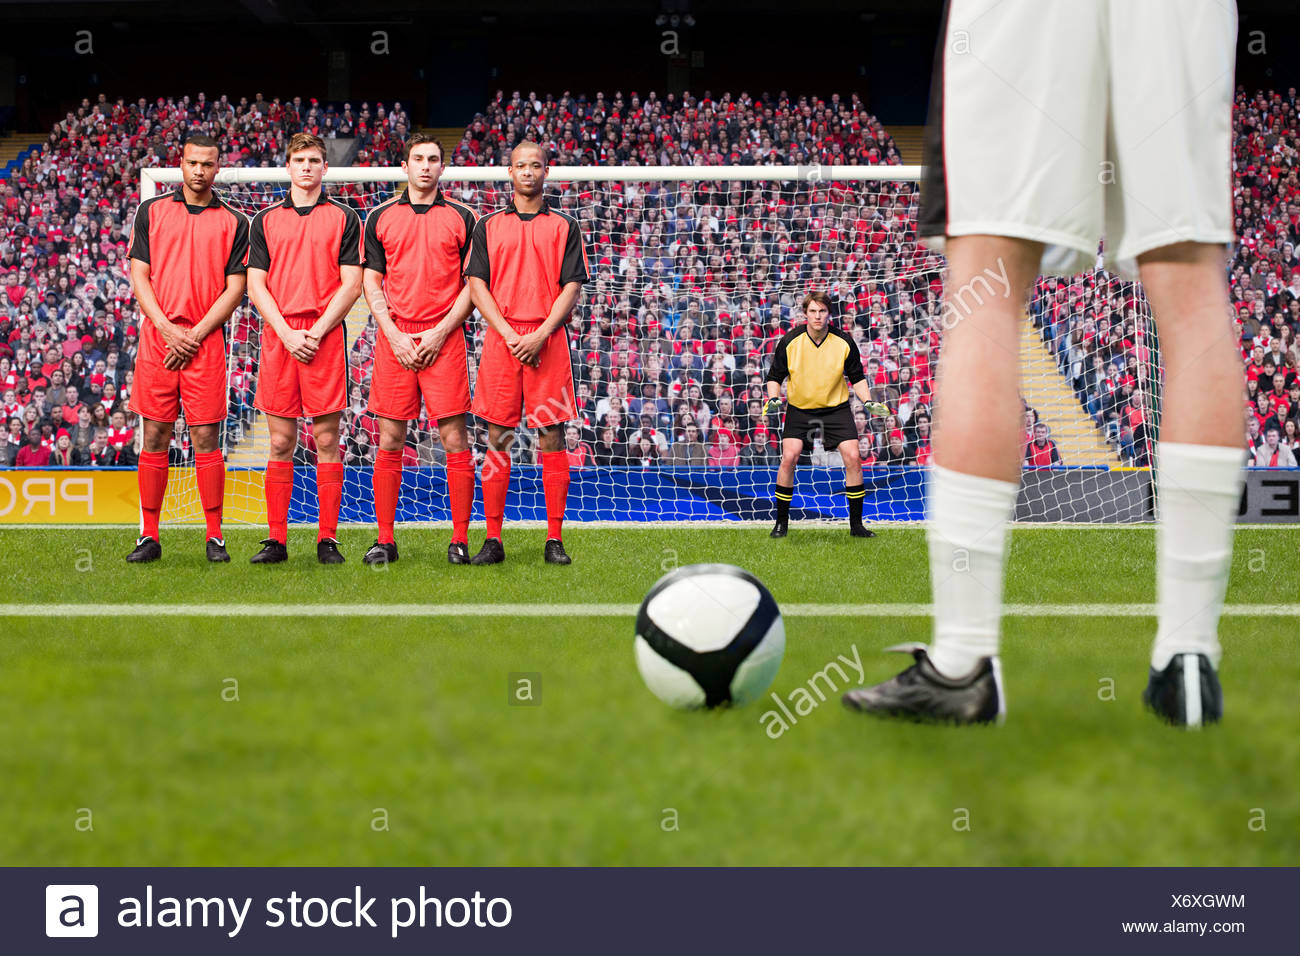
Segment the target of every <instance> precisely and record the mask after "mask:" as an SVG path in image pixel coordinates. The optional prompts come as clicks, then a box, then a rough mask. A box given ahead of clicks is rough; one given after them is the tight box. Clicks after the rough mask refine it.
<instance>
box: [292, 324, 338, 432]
mask: <svg viewBox="0 0 1300 956" xmlns="http://www.w3.org/2000/svg"><path fill="white" fill-rule="evenodd" d="M298 380H299V382H300V388H301V389H302V413H303V414H304V415H309V416H311V417H312V418H316V417H317V416H322V415H329V414H333V413H336V412H341V411H343V409H344V408H346V407H347V404H348V393H347V387H348V361H347V351H346V346H345V345H344V336H343V327H342V326H341V325H337V326H335V327H334V328H333V329H331V330H330V331H329V333H327V334H326V336H325V338H324V340H323V341H322V342H321V344H320V348H319V349H317V351H316V356H315V357H314V358H313V359H312V360H311V361H310V362H306V363H299V368H298Z"/></svg>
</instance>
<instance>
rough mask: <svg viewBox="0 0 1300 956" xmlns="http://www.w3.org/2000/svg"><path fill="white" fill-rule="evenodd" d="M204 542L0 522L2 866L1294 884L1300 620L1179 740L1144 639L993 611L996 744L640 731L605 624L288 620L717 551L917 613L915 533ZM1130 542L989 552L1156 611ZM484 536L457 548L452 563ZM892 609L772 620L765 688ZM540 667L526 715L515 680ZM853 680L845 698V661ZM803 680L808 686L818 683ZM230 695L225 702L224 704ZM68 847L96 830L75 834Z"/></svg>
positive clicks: (626, 635) (721, 716)
mask: <svg viewBox="0 0 1300 956" xmlns="http://www.w3.org/2000/svg"><path fill="white" fill-rule="evenodd" d="M260 537H261V533H260V531H258V530H256V529H250V530H246V531H245V530H240V531H232V532H231V533H230V535H229V539H228V544H229V547H230V551H231V554H232V556H233V557H234V561H233V562H232V564H230V565H226V566H215V567H214V566H209V565H208V564H207V563H206V562H205V561H204V560H203V554H202V531H201V529H193V528H190V529H167V530H164V532H163V547H164V557H163V560H162V561H161V562H160V563H157V564H154V565H150V566H145V567H134V566H128V565H127V564H125V563H124V562H123V561H122V558H123V556H124V555H125V553H126V552H127V551H128V550H130V547H131V545H132V543H133V542H132V532H131V531H130V530H129V529H110V530H94V531H87V530H55V529H48V530H40V531H31V530H24V531H4V532H0V553H2V554H4V555H5V557H4V559H3V562H2V563H0V582H2V583H3V586H4V589H5V593H6V594H7V595H8V597H7V599H6V600H7V602H8V603H10V604H20V603H21V604H40V605H47V606H48V608H47V609H42V610H41V611H40V613H36V614H31V615H29V616H21V617H17V616H9V617H5V618H4V619H3V623H2V624H0V627H3V633H4V639H3V640H2V641H0V781H2V783H0V864H4V865H54V866H79V865H172V866H182V865H276V864H283V865H289V864H292V865H515V864H519V865H541V864H559V865H566V864H595V865H621V864H644V865H668V864H690V865H729V864H744V865H1103V864H1105V865H1142V866H1176V865H1247V864H1251V865H1261V864H1262V865H1279V864H1286V865H1295V864H1297V863H1298V862H1300V794H1298V793H1297V790H1296V787H1295V779H1296V770H1295V768H1296V767H1298V766H1300V734H1297V733H1296V728H1295V715H1296V707H1295V700H1296V696H1295V693H1296V692H1295V688H1296V687H1297V686H1298V685H1300V653H1298V650H1300V647H1298V632H1300V620H1298V619H1297V618H1296V617H1267V616H1261V617H1241V616H1234V617H1226V618H1225V619H1224V621H1223V624H1222V628H1221V635H1222V639H1223V643H1224V645H1225V648H1226V656H1225V660H1224V665H1223V670H1222V679H1223V684H1224V692H1225V699H1226V710H1227V713H1226V718H1225V723H1224V724H1222V725H1221V726H1217V727H1211V728H1207V729H1205V730H1204V731H1201V732H1199V733H1188V732H1184V731H1178V730H1175V729H1172V728H1169V727H1166V726H1164V725H1162V724H1160V723H1158V722H1157V721H1156V720H1155V719H1154V718H1152V717H1150V716H1149V715H1147V714H1145V713H1144V712H1143V710H1142V707H1141V703H1140V695H1141V692H1142V689H1143V687H1144V686H1145V683H1146V669H1147V655H1148V652H1149V646H1150V641H1151V637H1152V634H1153V633H1154V626H1155V625H1154V620H1153V619H1150V618H1143V617H1132V616H1115V617H1104V616H1103V617H1095V616H1094V617H1050V618H1045V617H1013V618H1008V619H1007V620H1006V622H1005V626H1004V640H1003V663H1004V670H1005V673H1006V676H1007V693H1008V702H1009V714H1008V722H1007V724H1006V725H1005V726H1003V727H1000V728H949V727H929V726H916V725H909V724H895V723H889V722H884V721H879V720H873V719H870V718H865V717H862V716H860V715H855V714H850V713H848V712H846V711H845V710H844V709H843V708H842V707H841V706H840V704H839V701H838V691H842V690H843V689H844V687H843V686H839V687H837V693H836V694H834V695H831V696H829V697H828V699H827V700H826V702H825V703H822V704H820V706H818V707H816V709H814V710H813V711H812V712H811V713H808V714H807V715H806V716H801V717H799V718H798V722H797V723H796V724H792V725H790V726H789V728H788V729H787V730H786V731H785V732H784V733H783V734H782V735H781V736H780V737H779V739H775V740H774V739H771V738H770V737H769V736H768V735H767V734H766V733H765V732H764V728H765V726H767V725H766V724H765V723H764V722H763V721H762V719H761V718H762V715H763V714H764V712H765V711H767V710H769V709H770V708H772V707H773V706H774V705H773V704H772V701H771V698H768V699H767V701H766V702H763V701H760V702H759V703H757V704H752V705H750V706H748V707H744V708H737V709H733V710H728V711H722V712H716V713H693V714H683V713H676V712H673V711H670V710H668V709H667V708H665V707H664V706H663V705H661V704H660V703H659V702H658V701H656V700H655V699H654V698H653V697H651V696H650V694H649V693H648V692H647V691H646V690H645V688H644V687H643V686H642V684H641V681H640V678H639V676H638V674H637V672H636V668H635V665H634V663H633V657H632V630H633V622H632V618H631V616H630V615H628V616H621V615H614V616H609V615H606V616H590V617H588V616H540V617H520V616H510V615H505V616H486V617H463V616H462V617H427V616H414V617H392V616H384V617H365V616H357V615H348V616H322V615H319V614H313V613H312V612H311V609H310V607H307V606H306V605H311V604H322V603H327V604H350V605H361V604H383V605H387V604H474V605H483V604H506V603H509V604H521V605H527V606H530V607H535V606H546V605H557V604H566V605H568V604H605V605H608V604H627V605H635V604H636V603H638V602H639V601H640V599H641V597H642V595H643V594H644V593H645V591H646V590H647V589H648V588H649V586H650V585H651V584H652V583H653V582H654V581H655V580H656V579H657V578H658V577H659V576H660V575H662V574H663V573H664V572H665V571H666V570H668V569H670V568H671V567H674V566H676V565H680V564H689V563H694V562H705V561H708V562H713V561H722V562H728V563H733V564H739V565H741V566H743V567H746V568H748V569H749V570H751V571H753V572H754V573H755V574H757V575H758V576H759V577H760V578H761V579H762V580H763V581H764V582H765V583H766V584H767V585H768V587H769V588H770V589H771V590H772V592H773V594H774V595H775V596H776V598H777V601H778V602H779V603H781V604H782V605H792V604H831V603H835V604H842V603H896V602H897V603H923V602H926V601H928V599H929V583H928V571H927V563H926V555H925V542H924V533H923V532H922V531H921V530H919V529H914V528H900V529H888V528H885V529H883V530H882V531H881V534H880V537H878V538H876V539H874V540H868V541H862V540H853V539H850V538H849V537H848V536H847V534H846V533H845V532H844V531H843V530H842V529H831V528H800V527H797V526H796V527H795V528H794V530H792V532H791V536H790V537H789V538H788V539H786V540H785V541H779V542H773V541H769V539H768V538H767V535H766V530H765V529H757V528H743V529H737V528H725V529H709V528H672V527H668V528H662V529H657V528H656V529H617V528H614V529H584V528H582V527H577V526H575V527H571V528H570V529H569V530H568V531H567V532H566V544H567V546H568V549H569V552H570V553H571V554H572V555H573V557H574V562H575V563H574V564H573V566H572V567H569V568H556V567H551V566H548V565H545V564H543V563H542V560H541V549H542V540H543V537H544V535H543V532H541V531H535V530H515V529H507V531H506V538H505V544H506V548H507V552H508V554H509V558H508V560H507V562H506V563H505V564H504V565H501V566H498V567H489V568H469V567H458V568H453V567H449V566H448V565H447V564H446V563H445V557H444V556H445V551H446V540H447V533H446V531H444V530H438V529H407V530H405V531H403V530H401V529H399V533H398V537H399V545H400V546H401V549H402V558H401V560H400V561H399V562H398V563H396V564H394V565H391V566H389V567H388V568H387V569H385V570H383V571H374V570H371V569H368V568H366V567H364V566H363V565H362V564H361V563H360V558H361V555H362V553H363V552H364V550H365V548H366V547H367V546H368V545H369V544H370V542H371V541H372V540H373V531H372V530H371V529H345V530H344V532H343V537H342V542H341V544H342V548H343V550H344V553H345V554H346V555H347V556H348V563H347V564H346V565H343V566H341V567H337V568H324V567H320V566H319V565H317V564H316V561H315V553H314V546H313V542H314V535H313V534H312V532H311V531H308V530H305V529H304V530H295V531H294V532H293V533H292V534H291V539H290V554H291V558H290V561H289V562H288V563H287V564H286V565H282V566H278V567H272V568H256V567H251V566H249V565H248V564H247V558H248V556H249V555H250V554H252V553H253V552H254V551H255V550H256V549H257V541H258V539H259V538H260ZM1153 537H1154V536H1153V532H1152V531H1150V530H1149V529H1147V530H1131V529H1114V530H1093V529H1080V530H1067V529H1026V530H1018V531H1017V532H1015V534H1014V536H1013V541H1012V549H1011V555H1010V568H1009V577H1008V581H1007V590H1006V598H1007V600H1008V602H1010V603H1016V604H1028V605H1035V604H1069V603H1088V604H1113V605H1116V606H1117V607H1122V606H1124V605H1130V604H1149V603H1151V602H1152V601H1153V600H1154V588H1153V584H1152V578H1153V562H1154V541H1153ZM480 541H481V529H480V530H479V531H478V536H474V537H472V538H471V548H476V547H477V546H478V544H479V543H480ZM1297 580H1300V535H1297V534H1296V533H1295V532H1294V531H1292V530H1286V529H1277V530H1253V529H1243V530H1241V531H1239V532H1238V535H1237V547H1236V554H1235V558H1234V566H1233V576H1232V581H1231V585H1230V588H1229V592H1228V601H1229V603H1231V604H1278V603H1290V602H1294V601H1295V600H1296V586H1295V582H1296V581H1297ZM128 602H129V603H146V604H159V605H163V604H204V605H214V604H215V605H223V606H226V607H231V608H234V607H236V606H238V607H240V608H244V609H246V608H247V607H249V606H257V605H287V604H301V605H304V607H303V608H301V613H294V614H291V615H289V616H274V617H260V616H252V617H249V616H233V615H231V616H224V615H220V616H210V615H209V616H178V615H171V614H168V615H159V614H152V615H141V616H138V617H120V616H103V617H98V618H96V617H76V616H73V617H69V616H64V615H63V614H62V613H60V612H59V606H61V605H67V604H84V603H128ZM928 628H929V621H928V620H927V619H925V618H920V617H884V616H882V617H868V618H849V617H844V616H821V617H819V616H815V615H805V614H799V615H797V616H789V617H787V620H786V633H787V650H786V657H785V662H784V664H783V666H782V669H781V672H780V674H779V675H778V677H777V680H776V683H775V684H774V685H773V688H772V691H773V692H774V693H776V694H777V695H779V696H780V697H782V698H783V699H788V695H789V694H790V693H791V692H793V691H795V689H796V688H798V687H807V686H808V684H809V681H810V679H811V678H812V677H813V676H814V675H815V674H816V673H818V672H819V671H823V669H824V668H825V667H826V665H827V664H828V662H830V661H832V660H836V659H837V658H838V657H839V656H840V655H843V656H844V657H845V658H847V659H850V660H852V659H854V658H855V654H856V659H857V660H859V661H860V662H861V665H862V666H863V667H864V668H865V679H866V680H867V681H868V682H874V681H878V680H883V679H885V678H886V677H888V676H890V675H891V674H893V673H895V672H896V671H897V670H899V669H901V667H903V666H905V665H906V664H907V663H908V659H907V658H905V657H902V656H899V655H888V656H886V655H882V654H880V653H879V652H880V650H881V649H883V648H884V647H886V646H888V645H890V644H894V643H898V642H901V641H907V640H926V639H927V638H928ZM520 673H526V674H534V675H540V701H539V702H538V703H537V704H536V706H518V705H515V704H513V703H512V702H511V698H510V684H509V680H510V677H509V675H511V674H520ZM849 677H850V678H853V677H855V674H854V672H853V671H851V670H850V671H849ZM823 686H824V685H823ZM236 693H237V695H238V699H237V700H235V699H233V698H234V696H235V694H236ZM92 827H93V829H91V828H92Z"/></svg>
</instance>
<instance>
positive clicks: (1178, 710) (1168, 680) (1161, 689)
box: [1142, 654, 1223, 727]
mask: <svg viewBox="0 0 1300 956" xmlns="http://www.w3.org/2000/svg"><path fill="white" fill-rule="evenodd" d="M1142 703H1144V704H1146V705H1147V707H1148V708H1150V709H1151V710H1152V711H1154V712H1155V714H1156V716H1157V717H1159V718H1160V719H1161V720H1164V721H1166V722H1168V723H1171V724H1175V725H1176V726H1179V727H1200V726H1202V725H1203V724H1217V723H1218V722H1219V721H1220V720H1222V719H1223V688H1222V687H1220V686H1219V675H1218V674H1216V673H1215V671H1214V665H1213V664H1211V663H1210V659H1209V658H1208V657H1206V656H1205V655H1204V654H1175V655H1174V657H1173V659H1172V660H1171V661H1170V662H1169V665H1168V666H1167V667H1166V668H1165V669H1164V670H1162V671H1158V670H1156V669H1155V668H1154V667H1153V668H1152V669H1151V676H1150V677H1149V678H1148V680H1147V689H1146V690H1144V691H1143V692H1142Z"/></svg>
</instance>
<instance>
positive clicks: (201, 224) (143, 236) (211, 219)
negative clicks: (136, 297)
mask: <svg viewBox="0 0 1300 956" xmlns="http://www.w3.org/2000/svg"><path fill="white" fill-rule="evenodd" d="M248 228H249V227H248V217H247V216H245V215H244V214H243V213H242V212H240V211H239V210H237V209H234V208H232V207H230V206H227V205H226V204H225V203H224V202H222V201H221V199H220V198H219V197H218V196H217V195H216V194H215V193H214V194H213V196H212V202H211V203H209V204H208V205H206V206H191V205H190V204H189V203H187V202H186V201H185V193H184V191H183V190H180V189H177V190H176V191H175V192H172V193H164V194H163V195H161V196H155V197H154V198H152V199H146V200H145V201H144V202H143V203H141V204H140V209H139V211H138V212H137V213H136V215H135V223H134V224H133V225H132V227H131V251H130V257H131V258H132V259H138V260H140V261H141V262H143V263H146V264H147V265H148V266H149V284H150V285H151V286H152V287H153V292H154V296H155V298H157V300H158V307H159V308H160V309H162V311H163V314H164V315H166V316H167V318H168V319H169V320H171V321H172V322H176V321H178V320H186V321H188V322H190V323H198V322H199V321H200V320H202V318H203V317H204V316H205V315H207V314H208V309H210V308H212V304H213V303H214V302H216V301H217V299H219V298H221V294H222V293H223V292H225V291H226V277H227V276H230V275H237V274H239V273H242V272H243V271H244V270H245V265H244V260H245V259H246V258H247V256H248ZM145 328H146V329H148V328H149V326H148V323H146V325H145Z"/></svg>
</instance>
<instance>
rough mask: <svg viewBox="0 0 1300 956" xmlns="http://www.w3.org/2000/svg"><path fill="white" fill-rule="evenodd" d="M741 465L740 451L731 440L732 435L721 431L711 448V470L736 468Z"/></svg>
mask: <svg viewBox="0 0 1300 956" xmlns="http://www.w3.org/2000/svg"><path fill="white" fill-rule="evenodd" d="M739 464H740V451H739V449H738V448H737V447H736V445H735V444H734V443H733V442H732V440H731V433H730V432H728V431H725V430H719V432H718V440H717V441H716V442H715V443H714V444H713V445H711V446H710V447H709V467H710V468H735V467H736V466H737V465H739Z"/></svg>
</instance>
